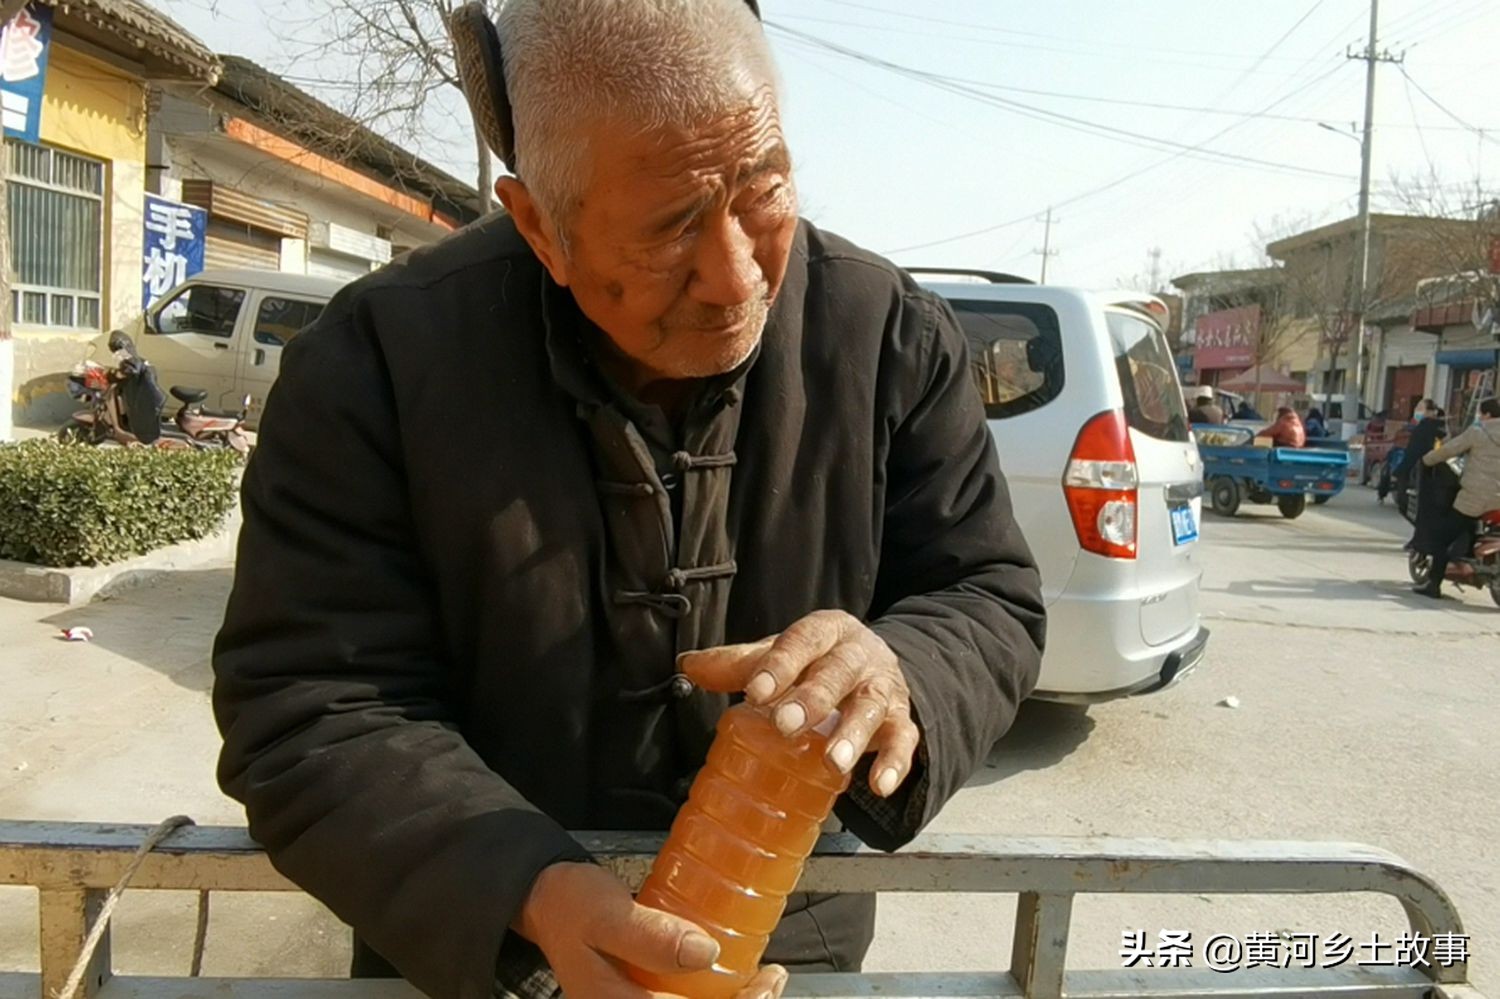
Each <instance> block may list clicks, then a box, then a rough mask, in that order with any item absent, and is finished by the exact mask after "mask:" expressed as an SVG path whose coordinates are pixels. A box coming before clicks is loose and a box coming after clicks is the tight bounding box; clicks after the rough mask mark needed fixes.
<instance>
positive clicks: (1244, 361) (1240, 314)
mask: <svg viewBox="0 0 1500 999" xmlns="http://www.w3.org/2000/svg"><path fill="white" fill-rule="evenodd" d="M1259 334H1260V306H1258V305H1247V306H1244V307H1243V308H1239V309H1223V310H1220V311H1219V312H1210V313H1208V314H1207V315H1205V316H1199V317H1198V323H1197V326H1196V338H1195V339H1194V341H1193V366H1194V367H1195V368H1197V369H1198V370H1199V371H1213V370H1218V369H1222V368H1248V367H1250V366H1251V365H1253V364H1254V363H1255V340H1256V337H1257V336H1258V335H1259Z"/></svg>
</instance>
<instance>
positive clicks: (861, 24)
mask: <svg viewBox="0 0 1500 999" xmlns="http://www.w3.org/2000/svg"><path fill="white" fill-rule="evenodd" d="M830 2H831V0H830ZM913 16H915V15H913ZM779 19H780V20H787V21H805V22H808V23H812V24H828V25H834V26H836V27H841V28H854V29H857V30H860V31H879V32H887V33H892V34H898V35H901V36H903V37H907V38H910V37H912V36H919V37H923V38H939V39H945V40H948V41H959V42H965V43H967V44H970V45H984V46H992V47H1000V48H1007V49H1021V50H1023V51H1027V52H1055V53H1061V54H1063V55H1076V56H1084V57H1086V58H1089V59H1119V60H1124V61H1128V62H1139V61H1140V56H1141V51H1142V50H1141V49H1139V48H1137V47H1135V46H1130V47H1128V48H1127V47H1123V46H1118V45H1116V46H1108V47H1101V48H1098V49H1086V48H1078V47H1076V46H1074V47H1069V46H1060V45H1044V44H1041V43H1039V42H1036V41H1030V40H1023V39H1011V38H1003V39H1002V38H991V37H986V36H983V35H975V34H974V33H973V31H974V29H981V30H982V29H983V28H984V26H983V25H969V26H968V28H969V33H968V34H962V33H958V32H949V31H923V30H920V29H917V28H909V27H906V26H898V25H889V24H872V23H869V22H867V21H850V20H847V19H843V18H837V17H820V16H818V15H816V14H801V13H798V14H782V15H780V16H779ZM918 20H922V21H924V22H926V23H928V24H932V23H950V24H951V23H958V22H943V21H934V20H933V19H929V18H918ZM995 30H1000V29H995ZM1028 36H1029V33H1028ZM1029 37H1038V38H1042V39H1045V40H1051V39H1052V37H1053V36H1050V35H1039V36H1029ZM1069 40H1070V39H1058V41H1069ZM1085 44H1087V43H1085ZM1155 51H1158V52H1165V53H1167V54H1169V55H1197V56H1205V57H1209V58H1212V59H1214V60H1215V61H1213V62H1204V61H1201V60H1199V61H1194V60H1188V59H1171V58H1161V57H1158V56H1153V57H1152V63H1153V64H1154V65H1158V66H1183V67H1187V68H1190V69H1198V70H1205V69H1206V70H1216V71H1221V72H1233V71H1234V69H1235V67H1233V66H1225V65H1223V63H1224V61H1225V60H1231V59H1232V60H1241V59H1248V58H1249V57H1248V56H1245V55H1234V54H1231V53H1213V52H1185V51H1182V50H1178V49H1157V50H1155Z"/></svg>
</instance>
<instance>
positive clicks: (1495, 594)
mask: <svg viewBox="0 0 1500 999" xmlns="http://www.w3.org/2000/svg"><path fill="white" fill-rule="evenodd" d="M1445 464H1446V466H1447V469H1446V470H1445V471H1439V474H1451V475H1453V476H1455V481H1454V482H1452V483H1450V491H1456V477H1457V476H1458V475H1460V474H1461V471H1462V469H1461V459H1458V460H1452V461H1448V462H1446V463H1445ZM1454 465H1459V466H1460V467H1459V468H1454V467H1453V466H1454ZM1443 467H1444V466H1443V465H1439V466H1438V469H1439V470H1442V469H1443ZM1402 499H1403V500H1404V502H1399V503H1398V505H1399V506H1400V507H1401V512H1402V514H1403V515H1405V517H1406V519H1407V520H1409V521H1411V523H1412V524H1416V522H1417V491H1416V490H1412V491H1410V492H1409V493H1408V494H1407V495H1406V496H1404V497H1402ZM1406 569H1407V573H1408V574H1409V575H1410V576H1411V581H1412V582H1413V583H1415V584H1416V585H1418V586H1426V585H1428V583H1429V582H1430V581H1431V579H1432V556H1431V555H1427V554H1424V553H1422V552H1418V551H1408V552H1407V556H1406ZM1443 578H1444V580H1445V581H1446V582H1450V583H1453V584H1454V585H1455V586H1457V587H1459V588H1460V589H1463V588H1465V587H1473V588H1474V589H1478V590H1484V589H1487V590H1489V591H1490V599H1492V600H1494V601H1495V605H1496V606H1500V510H1491V511H1490V512H1489V513H1487V514H1485V515H1484V516H1482V517H1480V518H1479V519H1478V522H1477V524H1476V527H1475V531H1474V539H1473V543H1472V544H1471V545H1470V546H1469V547H1468V550H1467V551H1465V552H1463V553H1462V554H1460V555H1455V556H1454V557H1453V558H1452V559H1450V560H1449V562H1448V571H1447V572H1446V573H1445V574H1444V576H1443Z"/></svg>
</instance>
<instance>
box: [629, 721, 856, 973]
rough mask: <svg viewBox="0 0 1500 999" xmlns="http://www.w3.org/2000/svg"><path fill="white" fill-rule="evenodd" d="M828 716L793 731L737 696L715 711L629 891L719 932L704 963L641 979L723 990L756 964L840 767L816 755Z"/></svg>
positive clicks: (832, 796) (839, 788)
mask: <svg viewBox="0 0 1500 999" xmlns="http://www.w3.org/2000/svg"><path fill="white" fill-rule="evenodd" d="M831 729H832V726H831V725H829V724H828V723H825V724H824V725H822V726H820V727H819V731H815V732H809V733H807V734H805V735H803V736H799V737H798V738H796V739H788V738H787V737H785V736H783V735H782V734H781V733H780V732H779V731H778V730H777V729H776V726H775V725H774V724H773V723H772V721H771V719H770V718H768V717H767V716H766V715H765V714H763V713H762V712H761V711H758V710H756V709H754V708H751V707H749V706H748V705H744V704H741V705H738V706H736V707H733V708H730V709H729V710H728V711H726V712H725V713H724V715H723V717H722V718H721V719H720V720H719V726H718V730H717V732H716V734H715V736H714V742H713V745H712V747H711V748H710V749H709V753H708V761H707V762H706V763H705V764H704V767H703V769H702V770H700V771H699V772H698V776H697V778H696V779H695V780H694V781H693V787H692V791H691V792H690V793H689V795H688V800H687V804H685V805H683V807H682V809H681V811H679V812H678V813H677V819H676V821H675V822H673V823H672V831H671V834H670V835H669V836H668V837H667V843H666V846H664V847H663V848H662V851H661V853H660V854H659V855H658V856H657V858H656V863H655V864H654V865H653V866H652V868H651V874H650V876H649V877H647V879H646V883H645V884H644V885H643V886H642V887H641V891H640V894H639V895H637V896H636V898H637V900H638V901H639V902H640V903H641V904H642V905H647V906H650V907H652V908H654V909H662V910H664V911H666V912H670V913H673V914H674V915H678V916H681V917H683V918H684V919H688V920H691V921H692V922H694V923H696V924H697V925H699V926H701V927H702V928H703V929H704V930H705V931H706V932H707V933H708V934H709V935H710V936H712V937H714V939H716V940H718V941H719V947H720V952H719V960H718V962H717V963H716V964H715V965H714V967H713V969H712V970H710V971H703V972H697V973H694V974H690V975H670V976H662V975H652V974H649V973H646V972H643V971H640V970H638V969H631V976H632V977H633V978H634V979H635V980H636V981H637V982H639V983H640V984H642V985H644V986H646V987H647V988H650V989H653V990H656V991H661V992H668V993H671V994H674V995H680V996H687V997H688V999H721V997H732V996H734V995H735V994H736V993H737V992H738V991H739V990H740V989H741V988H743V987H744V986H745V984H746V983H748V982H749V980H750V979H751V977H753V976H754V975H755V973H756V971H758V970H759V968H760V959H761V955H762V954H763V953H764V952H765V949H766V943H767V942H768V941H769V939H770V935H771V931H772V930H774V929H775V928H776V924H777V923H778V922H779V921H780V920H781V913H782V910H783V909H785V908H786V897H787V895H788V893H790V892H791V891H792V889H793V888H795V887H796V885H797V880H798V878H800V877H801V876H802V867H803V865H804V864H805V863H806V861H807V857H808V855H809V854H810V853H812V849H813V847H814V845H816V843H817V840H818V833H819V832H820V831H821V829H822V825H823V822H824V820H825V819H827V818H828V815H829V813H830V812H831V811H833V804H834V801H835V800H836V799H837V798H838V796H839V795H840V794H842V793H843V792H844V790H845V789H846V788H847V787H848V786H849V777H848V776H847V775H845V774H840V773H839V772H838V771H836V770H834V769H833V767H832V766H830V765H829V764H828V763H827V761H826V760H825V758H824V754H825V752H826V751H827V746H828V736H829V734H831Z"/></svg>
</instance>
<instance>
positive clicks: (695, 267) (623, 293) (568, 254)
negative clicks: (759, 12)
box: [549, 90, 797, 382]
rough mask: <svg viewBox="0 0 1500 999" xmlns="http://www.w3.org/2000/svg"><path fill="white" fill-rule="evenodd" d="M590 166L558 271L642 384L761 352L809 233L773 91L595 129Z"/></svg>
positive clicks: (710, 369)
mask: <svg viewBox="0 0 1500 999" xmlns="http://www.w3.org/2000/svg"><path fill="white" fill-rule="evenodd" d="M588 140H589V149H590V150H592V151H593V153H592V155H591V159H592V162H591V165H590V166H591V169H590V172H589V181H588V184H587V186H586V188H585V190H584V194H583V196H582V198H581V199H580V201H579V203H578V205H577V207H576V210H575V211H574V213H573V215H572V217H571V218H570V219H569V220H567V223H566V233H567V238H566V240H565V247H563V248H561V251H560V254H559V256H560V257H561V259H560V260H559V261H557V262H556V263H552V264H549V266H550V267H551V269H552V272H553V276H554V278H556V279H557V280H558V282H559V283H560V284H565V285H567V287H568V288H569V289H570V290H571V291H572V293H573V296H574V298H575V299H576V300H577V302H578V305H579V308H581V309H582V310H583V312H584V314H585V315H587V316H588V317H589V318H590V319H591V320H593V322H594V323H595V324H596V325H597V326H598V327H599V328H600V329H602V330H603V331H604V332H605V333H606V334H607V335H608V336H609V338H610V340H611V341H612V342H613V344H614V346H615V348H616V349H617V350H618V351H619V353H620V354H621V355H623V357H624V359H625V360H626V361H627V362H628V363H629V364H630V366H631V367H632V368H633V369H634V370H635V373H636V375H637V376H638V380H639V381H641V382H647V381H652V380H656V379H689V378H703V377H708V376H711V375H715V374H720V373H722V372H725V371H729V370H731V369H732V368H734V367H735V366H737V365H738V364H739V363H740V362H742V361H743V360H745V358H747V357H749V356H750V354H751V352H752V351H753V350H754V349H755V345H756V344H757V343H758V342H759V341H760V337H761V334H762V333H763V332H764V329H765V323H766V317H767V315H768V313H769V311H770V306H771V302H772V301H773V300H774V298H775V296H776V294H777V292H778V291H779V290H780V288H781V282H782V279H783V278H784V277H785V274H786V267H787V258H788V256H789V255H790V253H791V247H792V241H793V238H794V236H795V234H796V229H797V198H796V192H795V190H794V188H793V184H792V173H791V160H790V157H789V156H788V153H787V148H786V144H785V141H784V139H783V137H782V133H781V125H780V119H779V116H778V114H777V110H776V105H775V100H774V98H773V96H772V95H771V93H770V91H769V90H767V91H764V92H762V93H761V94H759V95H757V96H756V97H755V98H754V99H753V100H752V101H751V102H749V103H748V104H747V106H746V107H745V108H743V109H742V110H741V111H739V112H737V113H734V114H730V115H727V116H724V117H721V118H716V119H714V120H712V121H709V122H706V123H704V124H703V125H700V126H698V127H695V128H692V129H681V128H667V129H662V130H658V131H652V132H647V133H640V132H634V131H632V130H630V129H627V128H624V127H621V126H618V125H615V124H611V123H600V124H596V125H594V126H592V127H590V128H589V129H588Z"/></svg>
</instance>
